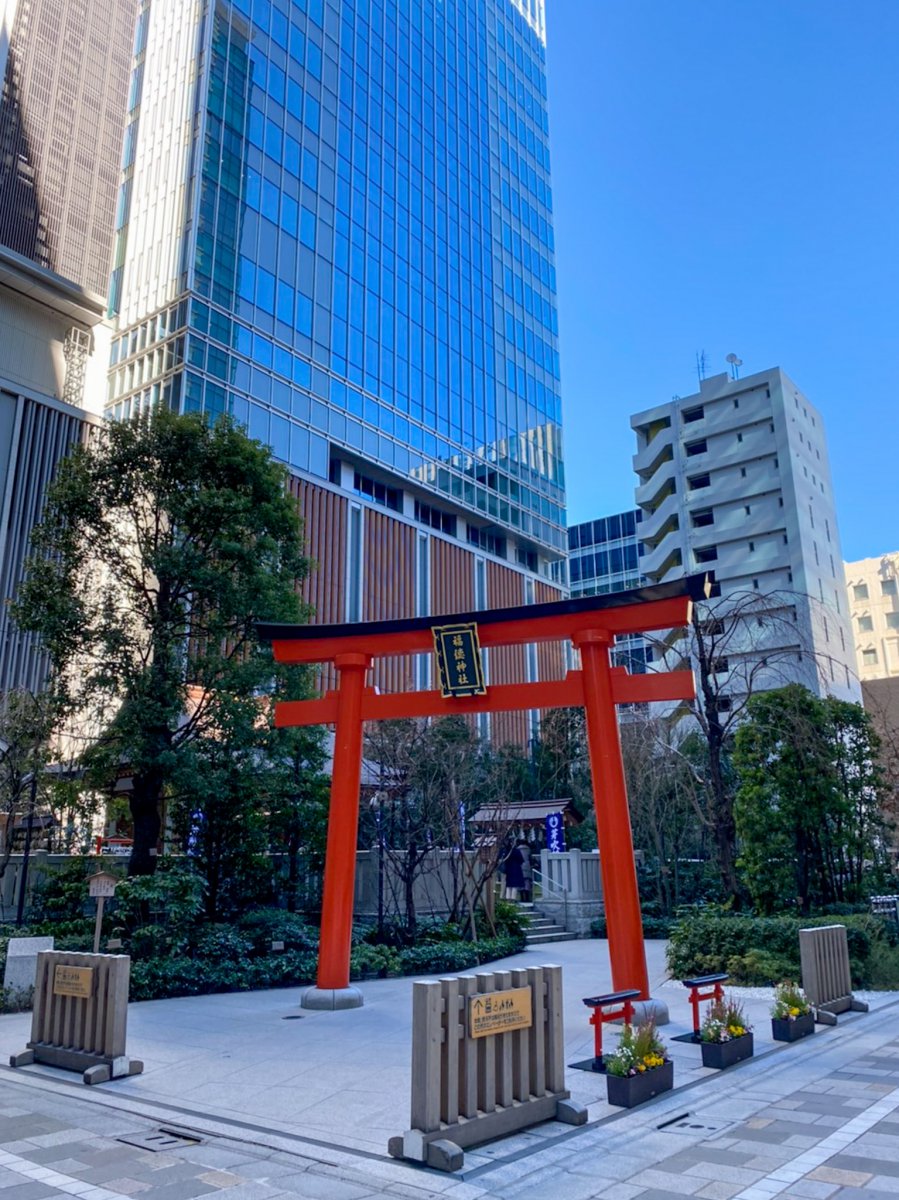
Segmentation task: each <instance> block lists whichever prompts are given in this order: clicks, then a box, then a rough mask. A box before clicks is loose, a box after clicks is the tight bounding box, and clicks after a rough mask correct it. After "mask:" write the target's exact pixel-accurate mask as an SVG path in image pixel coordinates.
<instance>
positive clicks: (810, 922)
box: [668, 913, 896, 987]
mask: <svg viewBox="0 0 899 1200" xmlns="http://www.w3.org/2000/svg"><path fill="white" fill-rule="evenodd" d="M835 924H839V925H845V926H846V932H847V940H848V943H849V959H850V965H851V968H852V982H853V984H854V986H856V987H865V986H869V985H870V983H871V974H872V969H873V967H874V965H875V959H876V957H877V956H878V954H882V953H883V952H884V951H886V950H887V949H888V948H889V947H891V946H895V945H896V926H895V924H894V923H893V922H886V921H884V920H883V919H882V918H880V917H875V916H871V915H870V914H859V915H848V916H839V917H832V916H829V917H805V918H800V917H744V916H722V915H721V914H720V913H718V914H715V915H704V914H702V913H697V914H695V915H690V916H688V917H685V918H682V919H681V920H680V921H679V922H678V923H677V924H676V925H675V926H674V928H673V929H672V931H671V935H670V941H669V944H668V967H669V969H670V971H671V974H672V975H673V976H674V978H676V979H686V978H689V977H690V976H691V975H710V974H716V973H718V972H721V971H726V972H727V974H728V975H729V976H730V978H731V982H733V983H736V984H746V985H750V986H766V985H770V984H774V983H778V982H779V981H780V980H782V979H798V978H799V974H800V971H799V930H800V929H809V928H811V927H813V926H818V925H835Z"/></svg>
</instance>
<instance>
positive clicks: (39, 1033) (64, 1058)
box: [9, 950, 144, 1083]
mask: <svg viewBox="0 0 899 1200" xmlns="http://www.w3.org/2000/svg"><path fill="white" fill-rule="evenodd" d="M130 971H131V959H130V958H129V957H128V955H127V954H78V953H75V952H68V951H61V950H44V951H41V953H40V954H39V955H38V958H37V978H36V980H35V985H34V1010H33V1012H32V1015H31V1041H30V1042H28V1045H27V1049H25V1050H23V1051H22V1052H21V1053H20V1054H13V1055H12V1056H11V1057H10V1060H9V1064H10V1066H11V1067H24V1066H27V1065H28V1064H30V1063H34V1062H40V1063H47V1064H49V1065H50V1066H53V1067H62V1068H64V1069H65V1070H67V1071H81V1072H82V1077H83V1079H84V1082H85V1083H106V1082H107V1080H109V1079H117V1078H120V1077H121V1076H123V1075H139V1074H140V1073H141V1071H143V1069H144V1064H143V1063H142V1062H140V1060H139V1059H136V1058H129V1057H128V1056H127V1055H126V1053H125V1033H126V1026H127V1021H128V980H129V975H130Z"/></svg>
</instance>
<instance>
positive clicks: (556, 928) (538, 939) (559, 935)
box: [517, 900, 577, 946]
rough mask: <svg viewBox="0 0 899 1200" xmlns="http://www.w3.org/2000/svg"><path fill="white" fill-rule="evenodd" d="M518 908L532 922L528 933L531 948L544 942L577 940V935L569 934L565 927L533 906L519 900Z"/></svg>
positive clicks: (528, 942)
mask: <svg viewBox="0 0 899 1200" xmlns="http://www.w3.org/2000/svg"><path fill="white" fill-rule="evenodd" d="M517 906H518V908H519V910H520V911H521V913H522V914H523V915H524V916H526V917H527V918H528V920H529V921H530V925H529V926H528V931H527V944H528V945H529V946H540V945H543V943H544V942H570V941H574V940H575V938H576V936H577V935H576V934H573V933H569V932H568V931H567V930H566V929H565V927H564V926H563V925H557V924H556V923H555V922H554V921H551V920H550V918H549V917H544V916H543V915H542V914H541V913H540V911H539V910H538V909H536V908H535V907H534V905H533V904H531V903H525V902H524V901H521V900H519V901H518V902H517Z"/></svg>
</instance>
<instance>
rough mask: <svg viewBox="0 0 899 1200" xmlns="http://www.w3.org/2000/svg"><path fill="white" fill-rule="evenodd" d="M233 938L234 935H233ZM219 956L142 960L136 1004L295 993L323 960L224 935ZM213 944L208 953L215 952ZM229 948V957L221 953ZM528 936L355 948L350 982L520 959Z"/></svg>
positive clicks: (134, 976) (134, 967)
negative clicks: (259, 951)
mask: <svg viewBox="0 0 899 1200" xmlns="http://www.w3.org/2000/svg"><path fill="white" fill-rule="evenodd" d="M229 932H230V931H229ZM215 942H216V946H215V948H216V949H217V950H218V951H219V953H218V954H212V953H210V954H209V956H204V957H196V958H188V957H170V958H150V959H138V960H135V961H133V962H132V964H131V999H132V1000H163V999H168V998H170V997H174V996H201V995H207V994H209V993H211V992H248V991H256V990H258V989H261V988H270V987H293V986H296V985H298V984H308V983H313V982H314V981H315V973H316V966H317V955H316V953H315V952H314V951H312V952H310V951H303V950H290V949H285V950H284V951H283V952H281V953H278V954H267V955H260V956H258V957H252V958H251V957H250V956H249V954H248V953H247V952H246V948H245V950H244V953H242V954H241V953H240V952H239V949H240V947H239V945H238V944H237V943H238V942H239V935H236V934H235V936H233V937H229V936H226V935H224V934H220V935H219V936H218V937H217V938H216V939H215ZM211 943H212V939H210V940H209V942H208V943H207V946H206V947H205V949H207V950H209V951H212V950H213V945H212V944H211ZM224 943H228V949H229V956H228V957H225V956H223V955H222V953H221V951H222V950H223V949H224ZM524 944H525V939H524V935H523V934H522V935H520V936H515V935H513V934H503V935H500V936H499V937H495V938H482V939H481V941H479V942H477V943H475V942H446V943H443V944H442V945H441V944H439V943H437V944H432V945H425V946H412V947H410V948H409V949H407V950H395V949H393V948H392V947H390V946H370V945H360V946H354V947H353V950H352V953H351V956H350V978H351V979H370V978H372V977H375V976H380V977H385V976H387V975H439V974H441V973H442V972H445V971H465V970H467V969H468V968H469V967H476V966H478V965H479V964H481V963H485V962H493V961H494V960H495V959H498V958H506V957H507V956H509V955H511V954H517V953H518V952H519V951H520V950H522V949H523V948H524Z"/></svg>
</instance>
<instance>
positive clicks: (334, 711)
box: [259, 575, 707, 1008]
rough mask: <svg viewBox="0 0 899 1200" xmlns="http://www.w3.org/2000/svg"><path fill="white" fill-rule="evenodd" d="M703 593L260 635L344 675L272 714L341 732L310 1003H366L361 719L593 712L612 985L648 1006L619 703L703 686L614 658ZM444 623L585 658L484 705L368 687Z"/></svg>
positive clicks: (485, 699)
mask: <svg viewBox="0 0 899 1200" xmlns="http://www.w3.org/2000/svg"><path fill="white" fill-rule="evenodd" d="M706 590H707V585H706V577H705V576H704V575H692V576H689V577H687V578H686V579H683V580H678V581H676V582H674V583H664V584H656V585H653V586H650V587H645V588H637V589H634V590H632V591H627V592H617V593H612V594H608V595H603V596H589V597H585V598H583V599H579V600H560V601H555V602H553V603H549V604H530V605H521V606H518V607H515V608H503V609H485V610H481V611H478V612H473V613H462V614H455V615H452V616H441V617H415V618H412V619H408V620H399V621H372V622H362V623H355V624H351V625H317V626H316V625H268V624H261V625H260V626H259V635H260V637H262V638H263V639H265V640H267V641H271V642H272V648H273V650H274V655H275V658H276V659H277V661H278V662H283V663H322V662H332V663H333V664H334V666H335V668H336V670H337V674H338V684H337V688H336V690H334V691H331V692H328V693H327V695H325V696H324V697H322V698H321V699H317V700H289V701H281V702H280V703H279V704H277V705H276V707H275V724H276V725H278V726H282V727H283V726H297V725H335V726H336V733H335V740H334V765H333V774H332V779H331V806H330V815H329V818H328V838H327V854H326V859H325V878H324V894H323V900H322V927H321V946H320V951H319V961H318V978H317V986H316V987H315V988H310V989H309V991H308V992H307V993H306V995H305V997H304V1000H303V1003H304V1006H305V1007H307V1008H352V1007H356V1006H358V1005H360V1004H361V1003H362V997H361V994H360V993H359V992H358V990H357V989H355V988H351V987H350V986H349V981H350V943H351V938H352V925H353V894H354V888H355V877H356V835H357V829H358V821H359V785H360V781H361V774H362V726H363V723H364V722H365V721H378V720H394V719H396V718H399V717H435V716H448V715H451V714H460V713H480V712H509V711H512V710H516V709H545V708H566V707H568V708H570V707H577V706H583V708H584V709H585V711H586V719H587V742H588V748H589V753H590V768H591V775H592V778H593V800H594V805H595V808H596V829H597V838H598V841H599V850H600V869H601V872H602V884H603V894H604V899H605V908H606V927H607V930H608V938H609V955H610V959H611V964H612V983H613V987H614V988H615V990H616V991H621V990H623V989H626V988H639V990H640V997H641V998H642V999H648V998H649V981H648V977H647V972H646V955H645V951H644V947H643V922H642V919H641V916H640V901H639V895H638V892H637V874H636V869H635V866H634V852H633V841H632V836H631V823H630V814H629V812H628V806H627V793H626V790H625V783H624V767H623V764H622V760H621V743H620V741H619V737H618V719H617V715H616V712H615V705H616V704H632V703H634V702H646V701H659V700H689V699H692V698H693V697H694V695H695V686H694V681H693V674H692V672H691V671H668V672H661V673H658V674H656V673H652V674H647V675H630V674H628V672H627V671H626V670H625V669H624V668H623V667H613V666H611V664H610V661H609V651H610V648H611V647H612V644H613V642H614V640H615V637H616V636H621V635H624V634H629V633H647V632H650V631H651V630H658V629H671V628H676V627H680V626H683V625H686V624H687V622H688V621H689V619H690V606H691V603H692V601H693V600H699V599H704V598H705V596H706ZM450 623H452V624H463V623H474V624H476V625H477V630H478V636H479V640H480V645H481V647H482V648H484V649H489V648H490V647H493V646H507V645H511V644H520V643H529V642H548V641H561V640H564V639H570V640H571V641H572V642H573V643H574V645H575V646H576V647H577V649H578V650H579V651H580V657H581V670H579V671H569V672H568V674H567V675H566V677H565V678H564V679H561V680H547V681H546V682H542V683H514V684H497V685H494V686H491V687H489V688H488V689H487V691H486V693H485V694H484V695H477V696H466V697H445V696H444V695H442V693H441V692H437V691H419V692H398V693H391V694H387V695H380V694H379V693H378V692H376V691H375V690H374V688H371V687H366V686H365V676H366V673H367V672H368V669H369V667H370V666H371V664H372V660H373V659H374V658H376V657H381V656H390V655H400V654H422V653H427V652H433V650H434V640H433V633H432V630H433V629H434V628H435V627H437V626H442V625H447V624H450Z"/></svg>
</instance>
